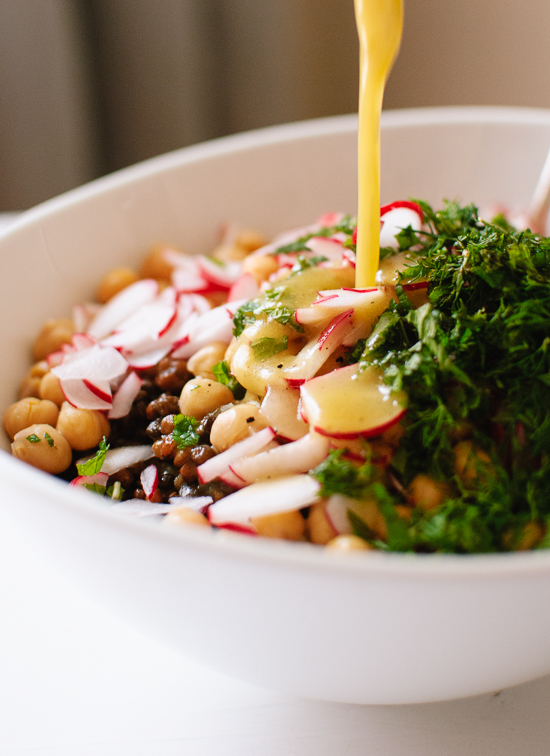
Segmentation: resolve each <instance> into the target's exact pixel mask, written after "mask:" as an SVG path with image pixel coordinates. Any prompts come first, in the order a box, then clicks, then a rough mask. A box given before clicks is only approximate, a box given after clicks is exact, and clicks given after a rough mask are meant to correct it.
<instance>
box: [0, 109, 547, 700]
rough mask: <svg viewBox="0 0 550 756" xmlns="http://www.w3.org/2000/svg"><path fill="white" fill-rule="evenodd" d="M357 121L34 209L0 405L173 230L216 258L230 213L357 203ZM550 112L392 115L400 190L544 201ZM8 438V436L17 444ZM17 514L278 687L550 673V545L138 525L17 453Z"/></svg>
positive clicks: (217, 154)
mask: <svg viewBox="0 0 550 756" xmlns="http://www.w3.org/2000/svg"><path fill="white" fill-rule="evenodd" d="M355 128H356V120H355V118H353V117H342V118H333V119H326V120H321V121H313V122H307V123H302V124H297V125H290V126H283V127H277V128H273V129H267V130H264V131H258V132H252V133H249V134H244V135H240V136H236V137H229V138H227V139H222V140H218V141H216V142H212V143H209V144H204V145H199V146H196V147H191V148H188V149H184V150H181V151H178V152H175V153H172V154H169V155H166V156H163V157H160V158H157V159H154V160H151V161H148V162H146V163H143V164H141V165H138V166H135V167H133V168H130V169H127V170H124V171H122V172H120V173H117V174H115V175H113V176H109V177H107V178H104V179H101V180H99V181H97V182H94V183H92V184H90V185H88V186H85V187H82V188H80V189H77V190H75V191H73V192H70V193H68V194H66V195H64V196H62V197H59V198H57V199H54V200H52V201H50V202H47V203H45V204H44V205H42V206H40V207H38V208H35V209H34V210H32V211H29V212H28V213H26V214H25V215H24V216H23V217H22V218H21V219H20V220H19V221H18V222H17V223H16V225H15V226H14V227H13V229H12V230H11V231H9V232H8V233H6V234H5V235H4V236H3V237H2V238H1V239H0V280H1V281H2V288H3V291H2V297H1V301H0V344H1V346H2V352H3V355H4V357H3V359H2V361H1V362H0V407H1V408H2V409H3V408H4V407H6V406H7V405H8V404H9V403H11V401H13V399H14V397H15V394H16V389H17V385H18V383H19V381H20V379H21V377H22V375H23V373H24V371H25V370H26V368H27V366H28V364H29V345H30V344H31V343H32V340H33V338H34V336H35V334H36V333H37V331H38V330H39V328H40V326H41V324H42V323H43V321H44V320H46V319H47V318H49V317H59V316H64V315H67V314H69V313H70V311H71V306H72V305H73V304H74V303H76V302H78V301H80V300H83V299H85V298H86V297H89V296H90V294H91V292H92V291H93V288H94V286H95V284H96V283H97V282H98V280H99V279H100V277H101V275H102V274H103V273H104V272H105V271H107V270H108V269H109V268H111V267H113V265H115V264H122V263H127V262H132V261H134V260H136V259H137V258H138V257H139V255H140V254H141V253H142V252H144V251H145V250H146V249H147V248H148V246H149V245H150V244H152V243H154V242H156V241H159V240H165V241H170V242H173V243H175V244H181V245H182V246H184V247H185V248H186V249H188V250H193V251H200V252H204V251H208V250H209V248H211V246H212V244H213V242H214V238H215V233H216V230H217V228H218V225H219V224H220V223H221V222H225V221H231V220H233V221H236V222H238V223H241V224H242V225H244V226H249V227H254V228H257V229H259V230H261V231H263V232H265V233H267V234H271V233H274V232H276V231H281V230H285V229H287V228H289V227H291V226H293V225H301V224H304V223H308V222H310V221H312V220H313V219H314V218H315V217H317V216H318V215H319V214H321V213H322V212H325V211H328V210H344V211H350V212H352V213H354V212H355V210H356V178H355V174H356V167H355V166H356V163H355V150H356V133H355ZM549 145H550V111H535V110H521V109H498V108H481V109H480V108H451V109H436V110H416V111H403V112H393V113H391V112H390V113H386V114H385V115H384V122H383V158H382V160H383V162H382V165H383V192H382V194H383V201H385V202H387V201H389V200H393V199H398V198H407V197H409V196H413V197H421V198H425V199H428V200H429V201H432V202H434V203H436V204H437V203H439V202H440V200H441V198H442V197H447V198H455V197H456V198H460V199H461V200H463V201H475V202H477V203H479V204H482V205H483V204H485V203H488V202H492V201H494V200H499V201H502V202H504V203H506V204H507V205H509V206H512V207H516V208H521V207H525V205H526V204H527V203H528V200H529V198H530V195H531V192H532V190H533V188H534V186H535V183H536V180H537V176H538V173H539V170H540V168H541V166H542V164H543V161H544V158H545V156H546V152H547V149H548V147H549ZM3 443H4V447H5V448H6V449H7V448H8V444H7V443H6V442H3ZM0 475H1V480H2V481H3V495H2V499H1V502H0V504H1V508H2V512H3V513H4V514H5V515H7V516H11V518H12V519H13V520H14V521H15V522H17V523H19V524H20V525H21V527H22V528H23V529H24V530H25V531H26V533H27V534H28V537H29V538H32V539H34V541H35V543H36V544H37V545H38V546H39V547H40V548H41V549H42V551H43V552H44V553H45V554H47V555H48V556H49V558H51V559H52V560H53V561H55V562H56V563H57V564H58V566H59V567H60V569H61V570H62V571H63V572H64V573H65V574H67V575H69V576H70V577H71V578H72V579H74V581H76V582H77V583H78V584H80V585H81V586H82V587H83V588H85V589H86V590H87V591H89V592H90V593H91V594H92V595H93V596H94V597H95V598H97V599H99V600H100V601H101V602H102V603H104V604H106V605H107V606H110V607H112V608H113V609H115V610H116V611H117V612H118V613H120V614H122V615H124V616H125V617H126V618H127V619H129V620H130V622H132V623H134V624H135V625H136V626H138V627H140V628H142V629H143V630H144V631H145V632H147V633H149V634H151V635H153V636H154V637H156V638H158V639H161V640H163V641H166V642H167V643H168V644H170V645H171V646H173V647H175V648H178V649H180V650H181V651H182V652H183V653H185V654H187V655H188V656H190V657H193V658H194V659H196V660H198V661H200V662H203V663H204V664H206V665H208V666H210V667H213V668H215V669H217V670H220V671H223V672H225V673H227V674H230V675H233V676H235V677H239V678H241V679H243V680H247V681H250V682H253V683H257V684H259V685H263V686H265V687H269V688H273V689H277V690H280V691H287V692H291V693H296V694H300V695H304V696H309V697H313V698H320V699H326V700H332V701H344V702H355V703H412V702H421V701H436V700H442V699H447V698H453V697H460V696H467V695H472V694H476V693H483V692H487V691H490V690H495V689H500V688H502V687H505V686H509V685H513V684H516V683H520V682H523V681H526V680H530V679H532V678H535V677H538V676H541V675H545V674H547V673H549V672H550V643H549V642H548V638H549V637H550V602H548V600H547V597H548V593H549V591H550V553H545V552H537V553H528V554H503V555H490V556H469V557H463V556H433V555H423V556H422V555H400V554H394V555H386V554H368V555H364V554H359V555H355V556H351V557H348V556H345V557H344V556H339V555H335V554H329V553H327V552H325V551H324V550H323V549H321V548H318V547H315V546H312V545H308V544H295V543H285V542H276V541H269V540H262V539H253V538H249V537H246V536H241V535H238V534H232V533H220V532H218V533H215V532H211V531H208V532H204V531H202V530H200V529H197V530H191V529H190V530H185V531H183V530H182V531H181V532H172V531H171V530H168V529H163V528H161V527H157V526H156V525H155V524H154V523H153V524H151V523H143V522H136V521H129V520H126V519H123V518H121V517H118V516H116V515H114V514H113V513H111V512H109V511H108V510H107V509H106V508H105V506H104V505H103V503H102V502H101V500H99V499H95V498H94V497H93V496H92V495H89V494H87V493H86V492H79V491H74V490H69V488H68V487H67V486H66V485H65V484H63V483H62V482H60V481H58V480H56V479H54V478H51V477H48V476H46V475H44V474H42V473H40V472H39V471H37V470H34V469H32V468H29V467H27V466H25V465H24V464H23V463H21V462H19V461H17V460H15V459H13V458H12V457H10V456H9V454H6V453H4V452H1V453H0Z"/></svg>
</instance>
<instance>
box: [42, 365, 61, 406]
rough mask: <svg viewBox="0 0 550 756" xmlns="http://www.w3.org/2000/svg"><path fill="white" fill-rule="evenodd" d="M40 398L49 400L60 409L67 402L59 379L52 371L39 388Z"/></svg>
mask: <svg viewBox="0 0 550 756" xmlns="http://www.w3.org/2000/svg"><path fill="white" fill-rule="evenodd" d="M38 396H39V397H40V398H41V399H49V400H50V401H51V402H53V403H54V404H57V406H58V407H61V405H62V404H63V402H64V401H65V394H64V393H63V391H62V390H61V384H60V383H59V378H58V377H57V375H56V374H55V373H52V372H51V370H50V372H49V373H46V375H44V376H43V377H42V380H41V381H40V386H39V388H38Z"/></svg>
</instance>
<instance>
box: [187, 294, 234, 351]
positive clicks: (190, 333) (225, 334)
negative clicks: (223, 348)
mask: <svg viewBox="0 0 550 756" xmlns="http://www.w3.org/2000/svg"><path fill="white" fill-rule="evenodd" d="M232 337H233V316H232V315H231V313H230V312H229V311H228V309H227V307H226V305H220V306H219V307H214V308H213V309H212V310H209V311H208V312H205V313H203V314H202V315H196V314H194V315H192V316H191V317H189V318H188V319H187V322H186V323H185V324H184V326H183V328H182V329H181V330H180V331H179V333H178V335H177V337H176V339H175V340H174V352H173V357H174V358H175V359H187V358H188V357H191V356H192V355H193V354H195V352H197V351H198V350H199V349H202V347H203V346H206V345H207V344H210V343H211V342H212V341H224V342H225V343H226V344H229V342H230V341H231V339H232Z"/></svg>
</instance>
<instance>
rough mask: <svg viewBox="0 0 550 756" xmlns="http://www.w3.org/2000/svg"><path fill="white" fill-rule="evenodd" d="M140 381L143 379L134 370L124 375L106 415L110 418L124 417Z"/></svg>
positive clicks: (128, 410)
mask: <svg viewBox="0 0 550 756" xmlns="http://www.w3.org/2000/svg"><path fill="white" fill-rule="evenodd" d="M142 383H143V380H142V379H141V378H140V377H139V376H138V375H136V373H134V372H131V373H129V374H128V375H127V376H126V378H125V379H124V381H123V382H122V383H121V384H120V386H119V387H118V389H117V390H116V392H115V394H114V396H113V401H112V406H111V409H110V410H109V413H108V415H107V417H108V418H109V419H110V420H114V419H115V418H118V417H125V416H126V415H127V414H128V413H129V412H130V410H131V409H132V404H133V403H134V399H135V398H136V396H137V395H138V393H139V390H140V388H141V384H142Z"/></svg>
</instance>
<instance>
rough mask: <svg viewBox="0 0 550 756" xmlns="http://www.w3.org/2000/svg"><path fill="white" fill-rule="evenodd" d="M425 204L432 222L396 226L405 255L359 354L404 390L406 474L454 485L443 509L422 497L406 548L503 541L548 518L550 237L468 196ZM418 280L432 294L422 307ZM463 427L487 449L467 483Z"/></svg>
mask: <svg viewBox="0 0 550 756" xmlns="http://www.w3.org/2000/svg"><path fill="white" fill-rule="evenodd" d="M419 204H420V206H421V207H422V210H423V212H424V217H425V219H426V221H427V223H428V231H422V232H414V231H412V230H410V229H407V230H405V231H404V232H402V234H400V235H399V241H400V243H401V244H402V245H403V246H404V247H405V248H409V247H414V254H412V255H411V262H410V267H409V268H408V269H407V271H406V272H405V273H402V274H400V284H401V285H400V286H398V287H397V290H396V295H397V300H398V301H392V303H391V304H390V307H389V308H388V310H386V312H385V313H384V314H383V315H382V316H381V317H380V319H379V321H378V323H377V324H376V326H375V328H374V330H373V332H372V334H371V336H370V337H369V339H368V340H367V342H366V344H365V346H364V348H363V352H362V355H361V357H360V367H364V366H367V365H375V366H377V367H379V368H380V369H381V370H382V371H383V373H384V380H385V382H386V383H387V384H388V385H389V386H391V388H392V389H394V390H397V389H403V390H405V391H406V392H407V394H408V396H409V409H408V412H407V415H406V417H405V419H404V421H403V425H404V427H405V434H404V436H403V438H402V439H401V441H400V444H399V451H398V453H397V454H396V456H395V457H394V458H393V460H392V467H393V470H394V472H395V474H396V475H397V476H398V477H399V480H400V482H401V484H402V486H404V487H406V486H408V485H409V483H410V482H411V480H412V479H413V478H414V476H415V475H417V474H419V473H425V474H427V475H430V476H431V477H433V478H434V479H435V480H440V481H446V482H447V483H448V484H449V485H450V494H449V496H448V498H447V499H446V500H445V501H444V502H443V503H442V504H441V505H440V506H439V507H438V508H437V509H435V510H431V511H426V512H422V511H421V510H419V509H418V508H415V510H414V511H413V516H412V519H411V521H410V523H408V524H407V525H406V530H407V533H408V536H407V538H408V544H407V538H402V539H401V541H402V543H401V546H400V549H404V548H405V547H407V548H415V549H416V550H418V549H420V550H428V551H453V552H490V551H500V550H506V549H509V548H512V547H513V546H512V545H511V544H513V543H514V542H517V541H518V538H519V535H520V534H521V532H522V530H523V528H524V526H525V525H526V523H528V522H531V521H533V520H534V521H538V522H541V523H545V522H546V521H548V520H550V475H549V471H548V465H549V461H550V459H549V454H550V412H549V411H548V408H549V407H550V239H548V238H544V237H541V236H539V235H537V234H533V233H531V232H530V231H517V230H515V229H513V228H512V227H511V226H510V225H509V224H507V223H506V222H503V220H502V219H498V218H497V219H496V220H495V222H493V223H488V222H485V221H482V220H480V219H479V217H478V212H477V209H476V208H475V207H474V206H473V205H468V206H466V207H461V206H459V205H458V204H456V203H453V202H449V203H447V204H446V206H445V208H444V209H443V210H441V211H438V212H435V211H434V210H433V209H432V208H431V207H430V206H429V205H428V204H427V203H425V202H419ZM416 281H428V282H429V289H428V299H429V301H428V302H427V303H426V304H424V305H422V306H421V307H419V308H418V309H416V310H415V309H413V308H412V306H411V304H410V302H409V300H408V298H407V286H406V285H407V283H410V282H416ZM354 357H357V353H355V354H354ZM464 428H466V429H469V430H468V434H469V435H470V437H471V440H472V443H473V444H474V445H475V446H476V447H477V448H479V449H480V450H482V451H483V452H484V453H485V455H487V458H489V459H490V467H489V468H487V469H489V470H490V474H489V473H487V474H485V476H484V477H483V478H482V479H479V480H478V485H475V486H474V485H472V486H470V487H468V486H466V485H465V484H464V482H463V481H461V479H459V477H458V475H457V474H456V471H455V459H454V448H455V446H456V444H457V441H458V440H459V439H460V433H461V429H464ZM386 490H387V491H389V490H390V489H386ZM390 498H391V499H393V500H394V501H396V500H398V499H396V497H395V496H394V495H393V494H391V496H390ZM379 501H380V497H379ZM400 503H406V502H404V501H403V500H402V501H401V502H400ZM391 506H392V505H391V502H388V503H387V504H386V505H384V507H383V508H382V507H381V509H382V511H383V514H384V516H385V517H386V521H387V522H388V525H389V520H390V519H391V516H390V512H391ZM403 523H404V521H402V525H403ZM393 540H395V539H393ZM394 548H395V545H394Z"/></svg>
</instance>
